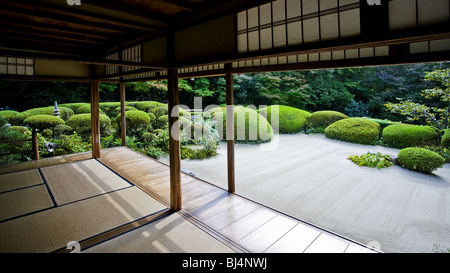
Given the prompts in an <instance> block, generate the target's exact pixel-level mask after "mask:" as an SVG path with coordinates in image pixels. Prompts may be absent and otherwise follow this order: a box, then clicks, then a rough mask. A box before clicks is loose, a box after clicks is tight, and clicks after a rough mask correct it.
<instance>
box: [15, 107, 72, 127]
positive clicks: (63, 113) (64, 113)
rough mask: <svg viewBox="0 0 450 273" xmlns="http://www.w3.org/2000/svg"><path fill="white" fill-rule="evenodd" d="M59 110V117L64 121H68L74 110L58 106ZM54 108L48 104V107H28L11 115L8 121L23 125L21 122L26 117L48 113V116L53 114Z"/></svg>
mask: <svg viewBox="0 0 450 273" xmlns="http://www.w3.org/2000/svg"><path fill="white" fill-rule="evenodd" d="M58 108H59V112H60V117H61V118H62V119H63V120H64V121H68V120H69V119H70V118H71V117H72V116H73V115H74V112H73V111H72V109H70V108H68V107H59V106H58ZM54 110H55V107H54V106H48V107H39V108H33V109H28V110H26V111H23V112H21V113H19V114H17V115H15V116H12V117H11V119H10V122H11V123H12V124H13V125H23V122H24V120H25V119H26V118H28V117H31V116H36V115H49V116H53V111H54Z"/></svg>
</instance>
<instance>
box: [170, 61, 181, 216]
mask: <svg viewBox="0 0 450 273" xmlns="http://www.w3.org/2000/svg"><path fill="white" fill-rule="evenodd" d="M167 72H168V78H167V91H168V96H169V155H170V208H171V209H172V210H173V211H179V210H181V153H180V129H179V128H180V125H179V123H178V115H179V109H178V105H179V104H180V101H179V90H178V75H177V74H178V71H177V69H175V68H170V69H168V71H167Z"/></svg>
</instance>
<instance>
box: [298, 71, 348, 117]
mask: <svg viewBox="0 0 450 273" xmlns="http://www.w3.org/2000/svg"><path fill="white" fill-rule="evenodd" d="M344 72H345V71H342V70H340V69H327V70H310V71H304V72H303V73H302V74H303V75H305V79H306V83H307V84H308V87H307V88H306V94H307V96H305V98H306V101H305V108H306V109H308V110H313V111H317V110H336V111H343V110H344V108H345V107H346V106H347V105H349V104H350V103H351V102H352V99H353V95H352V94H351V93H350V90H349V89H350V88H351V87H354V86H355V85H356V83H355V82H354V81H352V80H349V79H348V78H347V77H346V76H345V73H344Z"/></svg>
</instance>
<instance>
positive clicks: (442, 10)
mask: <svg viewBox="0 0 450 273" xmlns="http://www.w3.org/2000/svg"><path fill="white" fill-rule="evenodd" d="M449 2H450V1H449V0H418V7H419V10H418V13H419V26H426V25H431V24H438V23H445V22H448V21H449Z"/></svg>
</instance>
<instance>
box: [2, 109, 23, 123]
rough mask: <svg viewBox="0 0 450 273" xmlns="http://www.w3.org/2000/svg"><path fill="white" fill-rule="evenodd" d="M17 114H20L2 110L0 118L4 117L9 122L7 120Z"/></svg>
mask: <svg viewBox="0 0 450 273" xmlns="http://www.w3.org/2000/svg"><path fill="white" fill-rule="evenodd" d="M19 113H20V112H17V111H13V110H3V111H0V117H4V118H5V119H6V120H7V121H8V122H9V120H10V119H11V118H12V117H14V116H16V115H18V114H19Z"/></svg>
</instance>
